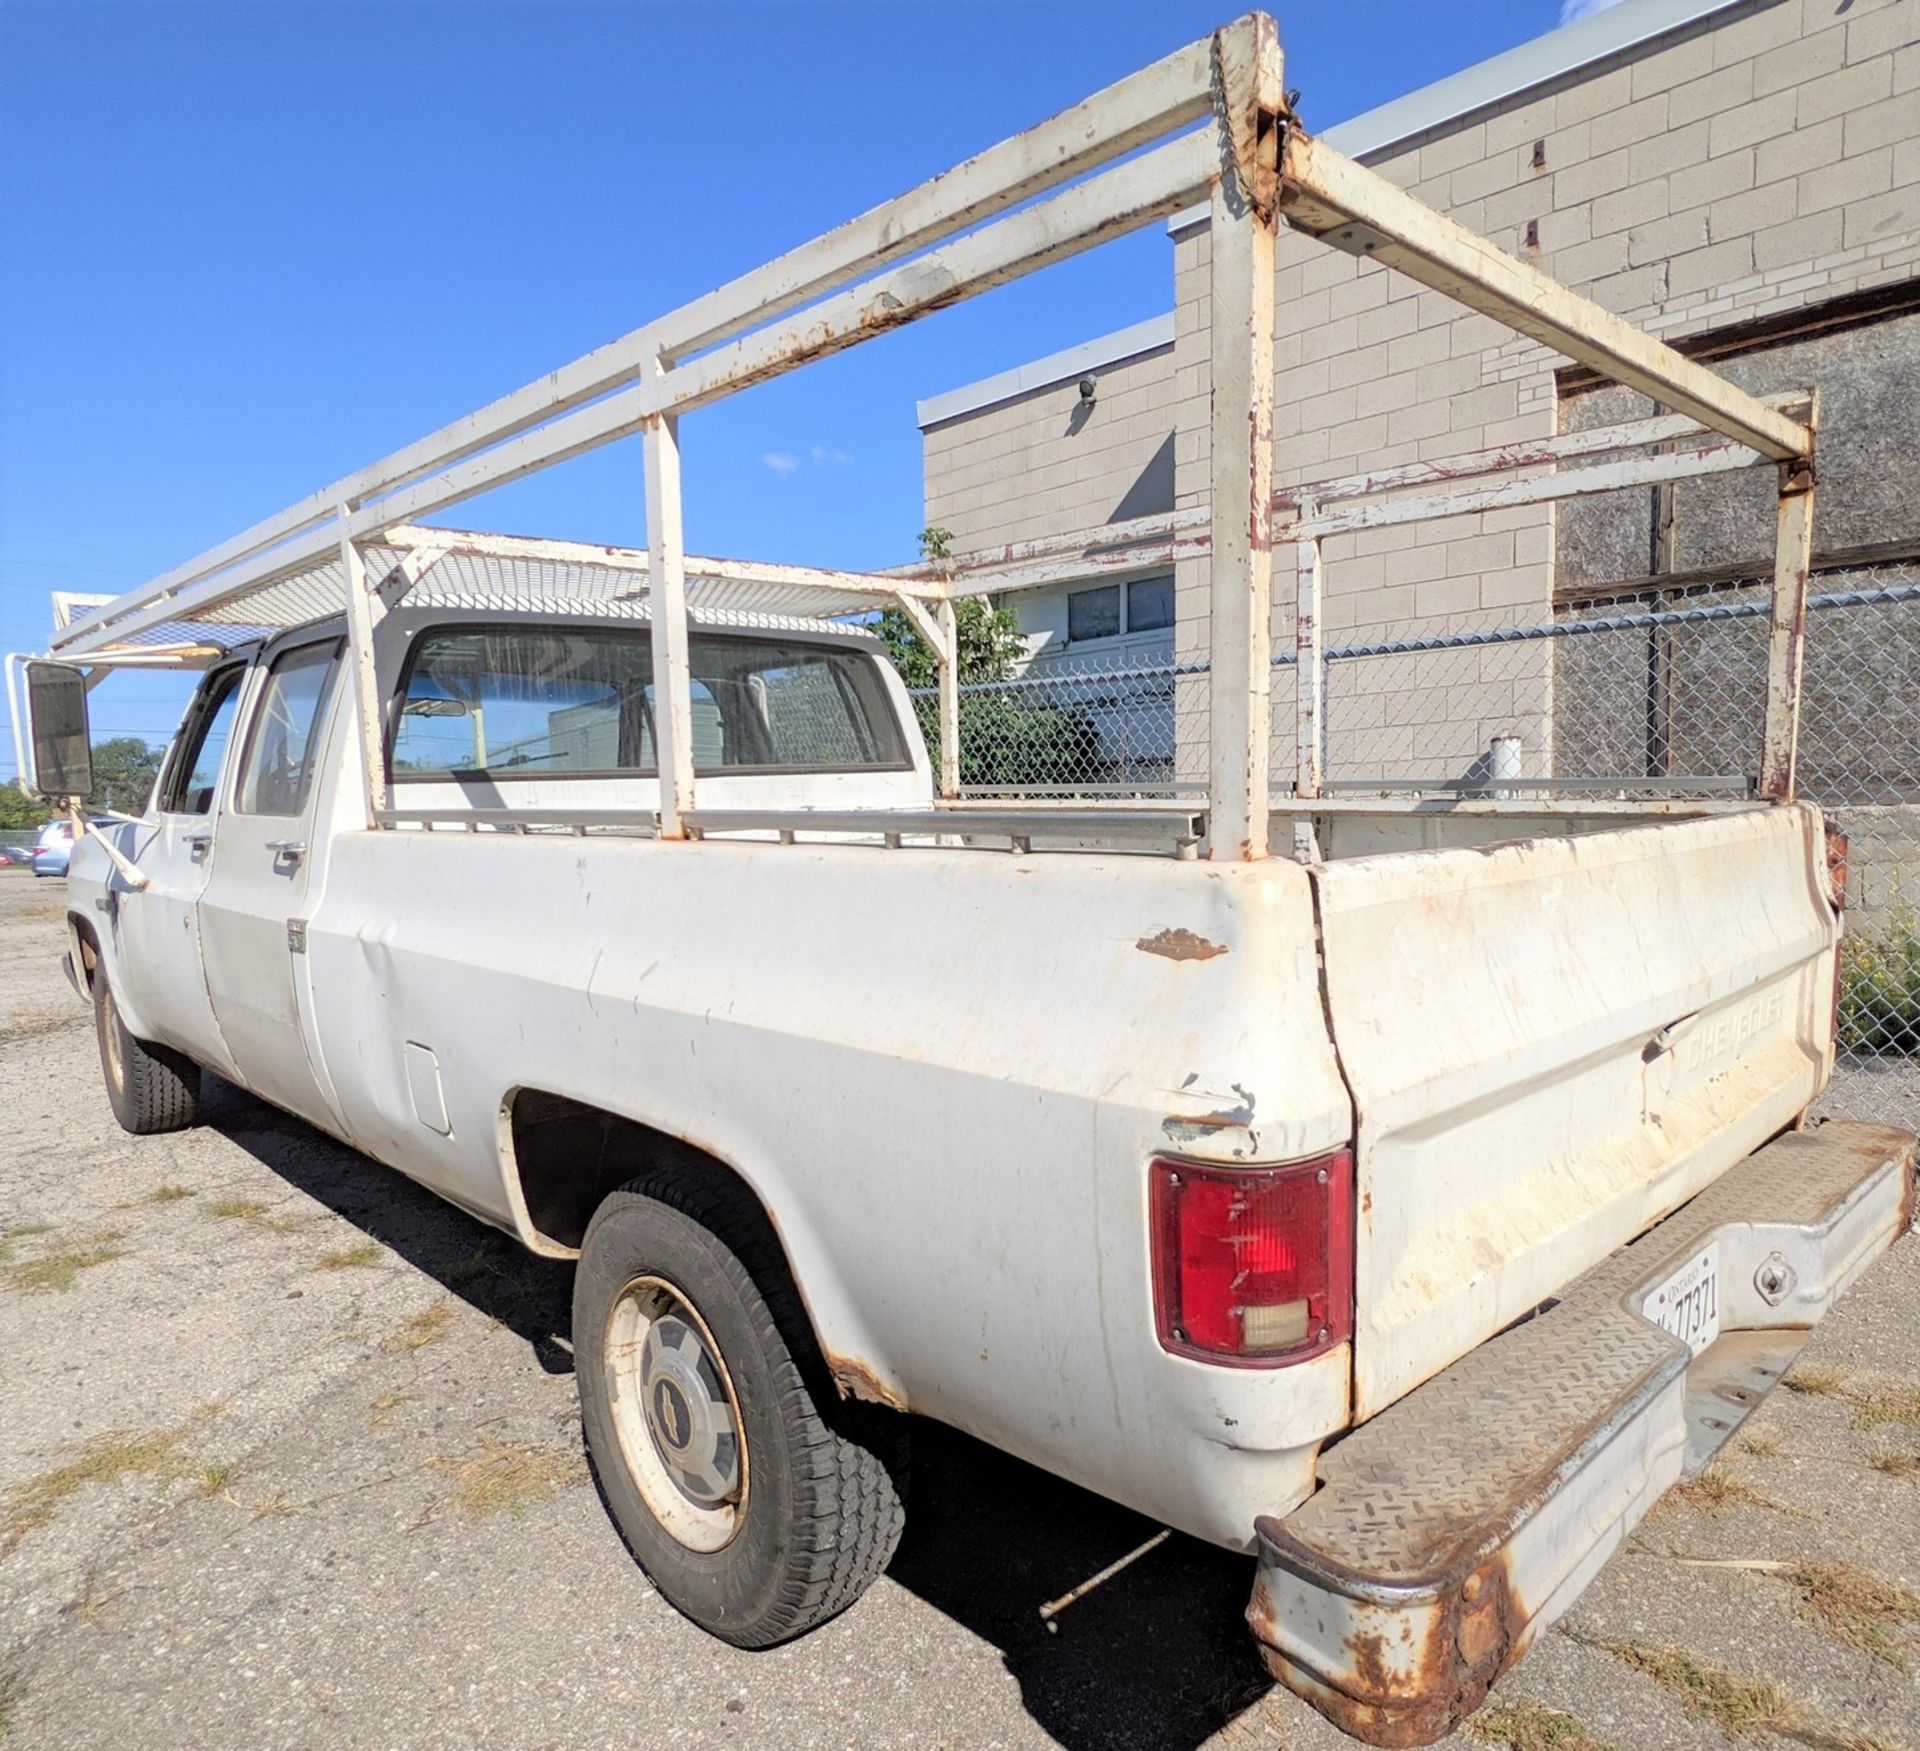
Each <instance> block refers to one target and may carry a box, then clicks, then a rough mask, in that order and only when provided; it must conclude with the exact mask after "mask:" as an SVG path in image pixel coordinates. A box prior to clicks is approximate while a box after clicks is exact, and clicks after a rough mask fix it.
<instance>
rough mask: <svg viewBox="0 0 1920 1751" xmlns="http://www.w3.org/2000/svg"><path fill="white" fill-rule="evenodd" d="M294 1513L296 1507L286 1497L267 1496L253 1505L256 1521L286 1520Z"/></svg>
mask: <svg viewBox="0 0 1920 1751" xmlns="http://www.w3.org/2000/svg"><path fill="white" fill-rule="evenodd" d="M294 1512H295V1509H294V1505H293V1504H292V1503H291V1502H290V1501H288V1500H287V1498H286V1497H285V1496H266V1497H263V1498H262V1499H261V1500H260V1501H257V1502H255V1503H254V1504H253V1517H254V1519H256V1520H284V1519H286V1518H287V1517H288V1516H289V1515H291V1514H293V1513H294Z"/></svg>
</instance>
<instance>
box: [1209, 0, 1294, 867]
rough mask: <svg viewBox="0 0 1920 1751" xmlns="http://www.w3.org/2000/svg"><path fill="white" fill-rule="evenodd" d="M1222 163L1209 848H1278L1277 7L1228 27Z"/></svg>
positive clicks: (1219, 62)
mask: <svg viewBox="0 0 1920 1751" xmlns="http://www.w3.org/2000/svg"><path fill="white" fill-rule="evenodd" d="M1214 49H1215V63H1216V78H1217V81H1218V87H1219V92H1218V96H1219V105H1220V117H1219V127H1220V134H1221V146H1222V154H1221V156H1222V160H1223V162H1222V167H1221V171H1220V174H1219V175H1218V176H1217V177H1216V178H1215V179H1214V180H1213V184H1212V206H1213V213H1212V222H1211V227H1210V230H1209V240H1208V247H1209V251H1210V256H1211V301H1212V337H1211V363H1212V378H1213V417H1212V469H1211V503H1210V507H1209V510H1210V519H1211V533H1210V541H1209V547H1210V552H1211V558H1210V561H1209V566H1208V572H1209V578H1208V601H1209V607H1208V614H1209V624H1208V629H1207V642H1208V648H1209V653H1210V669H1209V676H1208V733H1209V737H1210V742H1211V748H1210V752H1209V766H1210V771H1209V780H1210V781H1209V784H1208V807H1209V811H1210V819H1209V827H1208V835H1207V838H1208V856H1209V857H1212V858H1215V859H1219V860H1224V861H1239V860H1252V859H1255V858H1262V857H1265V856H1266V855H1267V825H1268V823H1267V813H1268V807H1269V803H1268V796H1267V786H1268V783H1269V778H1270V769H1271V765H1272V756H1271V753H1270V751H1269V746H1268V743H1269V738H1270V736H1271V733H1272V727H1273V694H1272V687H1271V680H1270V677H1271V673H1272V665H1271V660H1270V659H1271V649H1270V647H1271V643H1272V636H1273V635H1272V618H1273V268H1274V237H1275V226H1276V221H1275V217H1274V212H1275V207H1274V203H1275V200H1276V198H1277V196H1278V192H1279V187H1278V173H1277V164H1278V156H1279V135H1278V132H1277V118H1278V116H1279V114H1280V112H1281V110H1282V109H1283V108H1284V105H1285V95H1284V89H1283V86H1282V83H1281V58H1280V43H1279V39H1278V37H1277V36H1276V34H1275V32H1274V26H1273V20H1272V19H1270V18H1267V17H1266V16H1264V15H1263V14H1257V13H1256V14H1254V15H1252V16H1251V17H1248V18H1244V19H1241V20H1240V21H1239V22H1238V23H1236V24H1232V25H1229V26H1228V27H1227V28H1226V29H1225V30H1222V31H1221V32H1219V33H1218V35H1217V36H1216V37H1215V39H1214Z"/></svg>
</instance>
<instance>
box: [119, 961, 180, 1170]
mask: <svg viewBox="0 0 1920 1751" xmlns="http://www.w3.org/2000/svg"><path fill="white" fill-rule="evenodd" d="M93 1027H94V1032H95V1034H96V1035H97V1036H98V1037H99V1041H100V1076H101V1080H102V1081H104V1082H105V1083H106V1085H107V1102H108V1104H109V1105H110V1106H111V1107H112V1108H113V1116H114V1117H115V1118H116V1119H118V1120H119V1121H120V1128H121V1129H122V1130H123V1131H131V1132H132V1133H133V1134H134V1135H135V1136H136V1137H150V1136H152V1135H154V1134H155V1133H156V1132H159V1131H184V1130H186V1129H187V1127H188V1126H190V1125H195V1124H198V1123H199V1121H200V1066H199V1065H197V1064H195V1063H194V1062H193V1061H192V1060H191V1059H189V1058H183V1057H182V1056H181V1055H180V1054H179V1053H178V1052H174V1051H170V1050H169V1049H168V1048H167V1047H165V1046H158V1045H153V1044H151V1043H150V1042H148V1041H146V1040H138V1039H135V1038H134V1036H133V1035H132V1034H131V1033H129V1032H128V1031H127V1024H126V1023H125V1022H123V1021H122V1020H121V1019H120V1006H119V1005H118V1004H117V1003H115V1002H114V1000H113V987H112V986H111V985H110V984H108V982H107V969H106V968H105V966H98V967H96V968H95V969H94V975H93Z"/></svg>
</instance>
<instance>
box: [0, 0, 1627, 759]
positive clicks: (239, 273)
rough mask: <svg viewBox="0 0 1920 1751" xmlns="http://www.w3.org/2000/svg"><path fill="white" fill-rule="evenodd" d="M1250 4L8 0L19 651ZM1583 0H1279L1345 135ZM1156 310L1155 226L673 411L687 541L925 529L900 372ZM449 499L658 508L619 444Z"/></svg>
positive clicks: (2, 83) (5, 398)
mask: <svg viewBox="0 0 1920 1751" xmlns="http://www.w3.org/2000/svg"><path fill="white" fill-rule="evenodd" d="M1232 4H1233V0H1155V3H1153V4H1135V3H1130V0H1109V3H1106V4H1089V3H1084V0H1082V3H1078V4H1063V3H1054V0H1025V3H1022V4H1002V3H997V0H948V3H943V4H933V3H930V0H892V3H890V4H884V5H880V4H837V3H824V0H823V3H816V4H803V3H799V0H792V3H782V4H753V5H742V4H729V3H727V0H703V3H700V4H672V5H661V4H619V5H611V4H582V3H576V0H485V3H482V0H390V3H385V4H373V3H363V0H117V3H114V4H94V3H92V0H3V3H0V261H3V262H4V263H5V264H6V266H5V269H4V271H3V272H0V649H9V650H18V649H37V648H40V647H41V646H42V645H43V644H44V641H45V638H46V635H47V632H48V628H49V624H50V622H49V609H48V603H47V592H48V591H49V590H50V589H53V588H71V589H79V590H101V591H118V590H121V589H126V588H130V587H131V586H133V585H134V584H136V583H139V582H140V581H141V580H142V579H144V578H146V577H148V576H151V575H152V574H153V573H155V572H156V571H159V570H161V569H163V568H164V567H166V566H169V565H172V564H174V563H177V562H178V561H180V560H182V559H184V558H187V557H190V556H191V555H192V554H193V553H195V552H197V551H199V550H200V549H202V548H204V547H206V546H208V545H210V544H211V543H213V542H214V541H216V540H219V539H221V538H222V537H224V536H226V535H229V534H232V533H233V532H235V531H236V530H238V529H240V528H241V527H243V526H245V525H246V524H248V523H250V522H252V521H254V520H256V519H258V518H259V517H261V516H264V515H266V514H268V513H270V512H272V511H274V510H276V509H278V508H279V507H280V506H282V505H284V504H286V503H288V502H290V501H291V500H293V499H295V498H298V497H300V496H301V495H303V494H305V493H307V492H310V491H312V490H313V489H315V488H317V487H319V486H322V485H324V484H325V483H326V482H328V481H330V480H332V479H334V478H336V477H337V476H339V475H341V474H343V473H345V472H347V471H348V470H349V469H352V468H355V467H358V466H361V465H363V464H365V463H367V462H370V461H373V460H374V459H376V458H377V457H379V456H381V455H383V454H385V453H386V452H387V451H389V450H391V449H394V448H396V447H397V446H399V445H401V444H403V443H406V442H407V441H409V440H411V439H413V438H416V437H418V436H420V435H421V434H422V433H424V432H426V431H429V430H431V429H433V428H434V427H436V426H438V425H440V424H442V423H444V422H445V421H447V420H448V419H451V418H454V417H457V416H458V415H460V414H462V413H465V412H467V411H469V410H471V409H472V408H474V407H477V406H479V405H480V404H481V403H482V402H484V401H486V400H489V399H491V398H492V397H493V396H495V395H498V394H500V393H502V392H504V391H506V390H509V389H512V388H517V387H518V386H519V385H520V384H522V383H524V382H527V381H528V380H530V379H531V378H533V377H536V376H538V375H540V374H541V373H542V372H545V371H547V370H549V369H551V368H553V367H554V366H556V365H558V364H560V363H562V362H564V361H565V360H567V359H570V358H573V357H575V356H576V355H578V354H580V353H582V352H585V351H587V350H588V349H589V348H591V347H593V346H596V345H598V344H599V343H601V342H603V341H605V340H608V339H611V338H612V337H613V336H615V335H617V334H620V333H623V332H625V331H626V330H628V329H630V328H633V327H635V326H637V325H638V324H639V323H641V322H642V321H644V320H646V319H647V318H649V317H652V316H655V315H658V314H659V313H661V312H662V311H665V310H668V309H671V308H672V307H673V306H675V305H676V304H679V303H681V302H683V301H684V300H686V299H688V298H690V297H693V296H695V295H697V294H698V293H700V292H702V291H704V290H706V289H707V288H708V287H710V286H712V285H715V284H717V283H719V282H720V281H721V280H723V279H725V278H727V277H729V276H731V275H733V274H735V273H738V272H741V271H743V270H745V269H747V268H749V267H752V266H753V265H755V264H756V263H758V262H760V261H762V260H764V259H766V258H767V257H769V256H771V255H774V254H776V253H778V252H779V251H781V250H783V249H785V248H787V247H789V246H791V245H793V244H795V243H799V242H802V241H804V240H805V239H806V238H807V237H809V236H812V235H813V234H815V233H817V232H819V231H821V230H824V229H826V228H827V227H828V226H830V225H832V224H834V223H837V222H838V221H839V220H841V219H843V218H846V217H848V216H849V215H851V214H853V213H855V212H857V211H859V210H861V209H862V208H865V207H867V206H870V205H872V204H873V203H875V202H876V201H880V200H883V199H885V198H886V197H888V196H890V195H893V194H897V193H899V192H900V191H901V190H902V189H904V188H906V187H908V186H910V185H911V184H913V183H915V182H917V181H919V180H920V179H921V178H923V177H925V176H928V175H930V174H932V173H934V172H935V171H938V170H941V169H944V168H945V167H946V166H947V165H949V164H951V163H953V162H954V161H956V160H957V159H960V158H962V157H964V156H966V155H967V154H969V153H970V152H973V151H976V150H978V149H979V148H980V147H982V146H985V145H989V144H991V143H992V142H993V141H995V140H998V139H1001V138H1003V137H1004V136H1006V135H1007V134H1009V133H1013V132H1016V131H1017V130H1018V129H1020V128H1021V127H1024V126H1026V125H1028V124H1029V123H1032V122H1034V121H1037V120H1039V119H1040V118H1041V117H1043V116H1045V115H1047V114H1050V113H1051V112H1053V111H1054V110H1056V109H1059V108H1061V107H1062V106H1064V105H1066V104H1068V103H1071V102H1073V101H1075V100H1077V99H1078V98H1080V97H1083V96H1085V95H1086V94H1087V93H1089V92H1090V91H1092V90H1094V89H1096V88H1098V87H1099V86H1101V85H1103V84H1106V83H1108V82H1109V81H1111V80H1113V79H1116V78H1118V77H1120V76H1121V75H1123V74H1125V73H1127V72H1130V71H1132V70H1133V69H1134V68H1136V67H1138V66H1140V65H1142V64H1144V63H1145V62H1147V61H1149V60H1151V59H1153V58H1154V57H1156V56H1158V55H1161V54H1164V53H1166V52H1167V51H1168V50H1170V49H1173V48H1175V47H1178V46H1179V45H1180V44H1181V43H1183V42H1187V41H1191V40H1193V39H1195V38H1197V37H1200V36H1203V35H1205V34H1206V33H1207V32H1208V31H1209V30H1211V29H1212V28H1213V27H1214V26H1216V25H1217V24H1219V23H1220V22H1222V21H1223V19H1224V18H1225V17H1226V16H1228V14H1229V11H1230V9H1231V6H1232ZM1588 9H1590V3H1589V0H1571V4H1570V5H1568V6H1567V7H1566V8H1565V10H1567V11H1569V12H1573V11H1576V10H1577V11H1585V10H1588ZM1562 11H1563V7H1562V4H1561V0H1478V3H1477V4H1474V5H1469V6H1460V5H1441V4H1439V3H1437V0H1341V3H1339V4H1333V3H1330V0H1313V3H1310V4H1301V5H1298V6H1294V7H1291V8H1281V9H1280V10H1279V13H1278V16H1279V18H1280V28H1281V40H1282V44H1283V46H1284V47H1285V49H1286V52H1287V58H1288V64H1287V78H1288V83H1289V84H1290V85H1293V86H1297V87H1299V88H1300V89H1301V91H1302V93H1303V95H1302V100H1301V107H1302V110H1303V112H1304V116H1305V119H1306V121H1307V124H1308V125H1309V126H1310V127H1316V128H1324V127H1328V126H1331V125H1332V124H1333V123H1335V122H1339V121H1343V120H1345V119H1346V118H1347V117H1349V116H1352V115H1356V114H1358V113H1360V112H1361V111H1363V110H1366V109H1369V108H1372V107H1373V106H1374V105H1376V104H1378V103H1382V102H1385V101H1386V100H1388V99H1390V98H1393V97H1397V96H1400V95H1401V94H1403V93H1405V92H1407V91H1410V90H1413V89H1415V88H1416V87H1418V86H1420V85H1424V84H1426V83H1428V82H1430V81H1431V80H1434V79H1437V78H1441V77H1443V76H1444V75H1446V74H1448V73H1452V72H1456V71H1458V70H1459V69H1460V68H1462V67H1465V66H1468V65H1470V64H1471V63H1473V62H1475V61H1478V60H1481V59H1483V58H1485V57H1486V56H1488V55H1491V54H1495V53H1498V52H1499V51H1500V50H1502V49H1506V48H1510V47H1512V46H1513V45H1514V44H1515V43H1518V42H1522V41H1524V40H1526V39H1527V38H1529V37H1532V36H1537V35H1539V34H1540V33H1541V32H1543V31H1546V30H1549V29H1551V28H1553V26H1554V25H1556V24H1557V23H1558V22H1559V21H1560V17H1561V14H1562ZM1171 302H1172V288H1171V246H1170V245H1169V244H1168V242H1167V240H1166V237H1165V234H1164V232H1163V230H1162V229H1161V228H1159V227H1154V228H1153V229H1151V230H1149V231H1147V232H1145V233H1143V234H1141V235H1138V236H1135V237H1133V238H1129V239H1126V240H1123V241H1122V242H1119V243H1116V244H1111V245H1108V246H1107V247H1105V248H1104V249H1102V250H1100V251H1098V252H1096V253H1095V254H1093V255H1091V256H1088V257H1084V258H1082V259H1081V260H1079V261H1077V262H1073V263H1069V264H1065V265H1063V266H1061V267H1056V268H1054V269H1051V270H1049V271H1048V272H1047V273H1045V274H1043V275H1040V276H1037V277H1035V278H1033V279H1029V280H1027V281H1024V282H1022V283H1021V284H1019V285H1017V286H1014V287H1010V288H1007V289H1005V290H1002V291H1000V292H996V293H993V294H990V295H989V296H987V297H985V298H982V299H979V300H976V301H974V302H972V303H970V304H967V305H965V306H963V307H961V308H960V309H957V310H953V311H948V312H945V313H943V314H940V315H937V316H935V317H934V318H932V319H931V320H929V321H927V322H924V323H920V324H916V325H915V326H913V327H911V328H909V329H907V330H904V331H901V332H899V333H896V334H894V335H890V336H887V337H884V338H882V339H881V340H879V341H877V342H875V343H872V344H870V345H868V346H866V347H862V348H859V349H857V350H856V351H854V352H852V353H849V354H843V355H841V356H840V357H838V358H836V359H833V360H829V361H827V362H825V363H824V364H821V365H817V366H813V367H810V368H809V369H807V370H805V371H803V372H800V373H798V374H796V375H795V376H792V377H789V378H786V379H784V380H782V381H779V382H776V383H773V384H769V385H766V386H763V387H761V388H759V389H756V390H754V391H752V392H750V393H749V394H747V395H745V396H742V397H738V398H736V399H734V400H732V401H730V402H728V403H725V404H723V405H722V406H720V407H717V408H713V409H709V410H706V411H703V412H701V413H699V414H696V415H693V416H690V417H689V419H688V420H687V421H686V422H685V425H684V427H683V433H682V441H683V444H684V448H685V454H686V468H687V488H686V490H687V539H688V545H689V547H690V548H691V549H692V550H694V551H696V552H706V553H723V554H740V555H750V556H753V557H758V558H769V559H789V560H795V561H801V562H813V563H838V564H847V565H856V566H862V565H879V564H886V563H890V562H894V561H898V560H901V559H904V558H908V557H910V556H911V555H912V552H913V537H914V533H915V531H916V530H917V529H918V528H919V526H920V522H921V516H920V472H919V466H920V446H919V439H918V434H917V432H916V430H915V427H914V420H913V404H914V401H915V399H916V398H917V397H920V396H924V395H929V394H932V393H935V392H937V391H939V390H942V389H948V388H952V387H954V386H955V385H957V384H961V383H965V382H968V381H971V380H972V379H974V378H976V377H981V376H986V375H988V374H990V373H992V372H995V371H1000V370H1005V369H1006V368H1008V367H1009V366H1011V365H1014V364H1018V363H1020V362H1022V361H1023V360H1025V359H1028V358H1032V357H1035V356H1037V355H1039V354H1043V353H1047V352H1051V351H1054V350H1055V349H1057V348H1060V347H1065V346H1070V345H1072V344H1074V343H1075V342H1077V341H1081V340H1084V339H1087V338H1089V337H1090V336H1093V335H1096V334H1101V333H1104V332H1106V331H1107V330H1109V329H1114V328H1118V327H1122V326H1124V325H1125V324H1127V323H1131V322H1136V321H1139V320H1141V319H1142V318H1145V317H1148V316H1152V315H1155V314H1157V313H1159V312H1161V311H1164V310H1166V309H1168V308H1170V306H1171ZM769 458H774V459H777V460H775V461H773V462H771V463H770V461H769ZM443 520H445V521H449V522H453V523H457V524H464V525H467V526H472V527H481V528H497V529H506V530H511V531H514V532H516V533H526V534H543V535H566V536H575V537H580V538H583V539H592V540H605V541H627V542H640V541H642V540H643V539H644V533H645V525H644V520H643V516H642V508H641V478H640V456H639V448H638V442H637V440H632V441H629V442H627V443H624V444H620V445H616V446H613V447H611V448H609V449H607V450H603V451H601V452H598V453H596V454H595V455H592V456H589V457H584V458H581V459H579V460H577V461H574V462H571V463H568V464H565V465H564V466H562V467H560V468H558V469H554V470H549V471H548V472H547V473H545V474H543V475H540V476H536V477H534V478H532V479H530V480H528V481H523V482H520V483H518V484H516V485H515V486H512V487H509V488H506V489H503V490H501V491H498V492H495V493H492V494H489V495H488V496H486V497H484V498H481V499H476V500H473V501H470V502H469V503H468V504H466V505H464V506H461V507H458V508H457V510H456V511H455V512H453V513H450V514H449V516H448V517H447V518H445V519H443ZM185 688H186V683H184V682H182V681H181V680H180V679H178V678H173V677H165V676H157V675H141V674H126V675H121V676H116V677H114V678H113V679H111V680H109V681H108V682H107V683H106V684H105V685H104V686H102V688H101V689H100V690H99V691H98V692H97V693H96V694H95V696H94V724H95V728H96V731H106V732H114V731H120V732H134V733H142V734H146V735H148V736H149V737H150V738H152V739H155V740H158V739H161V738H162V737H163V736H164V735H166V734H167V733H169V732H170V730H171V728H172V725H173V723H174V721H175V719H176V717H177V715H178V709H179V705H180V702H181V700H182V698H183V697H184V693H185ZM12 770H13V760H12V748H11V739H10V736H9V737H8V738H7V741H6V750H5V754H4V757H3V758H0V773H5V774H11V772H12Z"/></svg>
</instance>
